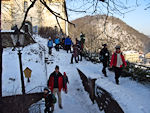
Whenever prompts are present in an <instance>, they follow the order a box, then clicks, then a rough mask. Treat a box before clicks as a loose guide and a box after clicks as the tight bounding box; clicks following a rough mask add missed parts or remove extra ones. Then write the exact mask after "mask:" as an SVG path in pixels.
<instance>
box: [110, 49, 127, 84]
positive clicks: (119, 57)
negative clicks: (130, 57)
mask: <svg viewBox="0 0 150 113" xmlns="http://www.w3.org/2000/svg"><path fill="white" fill-rule="evenodd" d="M115 48H116V51H115V52H114V53H113V55H112V58H111V62H110V67H111V68H112V66H113V68H114V71H115V80H116V84H118V85H119V77H120V76H121V73H122V68H123V65H124V66H125V67H126V66H127V63H126V62H125V59H124V56H123V54H122V52H121V51H120V46H116V47H115Z"/></svg>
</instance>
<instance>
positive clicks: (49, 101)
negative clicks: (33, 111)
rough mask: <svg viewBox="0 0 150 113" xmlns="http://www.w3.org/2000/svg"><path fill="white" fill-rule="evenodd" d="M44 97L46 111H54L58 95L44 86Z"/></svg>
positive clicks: (46, 112)
mask: <svg viewBox="0 0 150 113" xmlns="http://www.w3.org/2000/svg"><path fill="white" fill-rule="evenodd" d="M44 98H45V110H44V113H52V112H53V111H54V109H53V108H54V107H53V106H54V104H55V103H56V97H55V96H54V94H52V93H51V91H50V90H49V89H48V88H47V87H45V88H44Z"/></svg>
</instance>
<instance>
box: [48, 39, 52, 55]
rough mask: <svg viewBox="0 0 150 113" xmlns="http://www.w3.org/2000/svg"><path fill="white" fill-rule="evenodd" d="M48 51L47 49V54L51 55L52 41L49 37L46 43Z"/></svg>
mask: <svg viewBox="0 0 150 113" xmlns="http://www.w3.org/2000/svg"><path fill="white" fill-rule="evenodd" d="M47 46H48V49H49V54H50V55H51V54H52V48H53V40H52V39H51V37H49V40H48V43H47Z"/></svg>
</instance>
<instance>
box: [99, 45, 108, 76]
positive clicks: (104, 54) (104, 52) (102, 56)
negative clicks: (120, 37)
mask: <svg viewBox="0 0 150 113" xmlns="http://www.w3.org/2000/svg"><path fill="white" fill-rule="evenodd" d="M100 61H101V62H102V63H103V69H102V72H103V74H104V76H105V77H107V74H106V67H107V66H108V63H109V51H108V49H107V44H103V49H102V50H101V51H100Z"/></svg>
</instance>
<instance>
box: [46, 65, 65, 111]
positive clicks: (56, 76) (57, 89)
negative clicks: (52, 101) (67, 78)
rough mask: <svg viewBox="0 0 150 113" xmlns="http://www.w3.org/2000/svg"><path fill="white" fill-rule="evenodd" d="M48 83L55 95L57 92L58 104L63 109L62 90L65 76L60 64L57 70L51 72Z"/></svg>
mask: <svg viewBox="0 0 150 113" xmlns="http://www.w3.org/2000/svg"><path fill="white" fill-rule="evenodd" d="M47 85H48V87H49V88H50V90H51V91H52V93H53V94H54V95H55V96H56V94H57V96H58V105H59V108H60V109H62V108H63V107H62V99H61V90H62V88H63V76H62V74H61V73H60V72H59V66H57V65H56V67H55V71H54V72H53V73H51V74H50V77H49V79H48V83H47Z"/></svg>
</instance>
